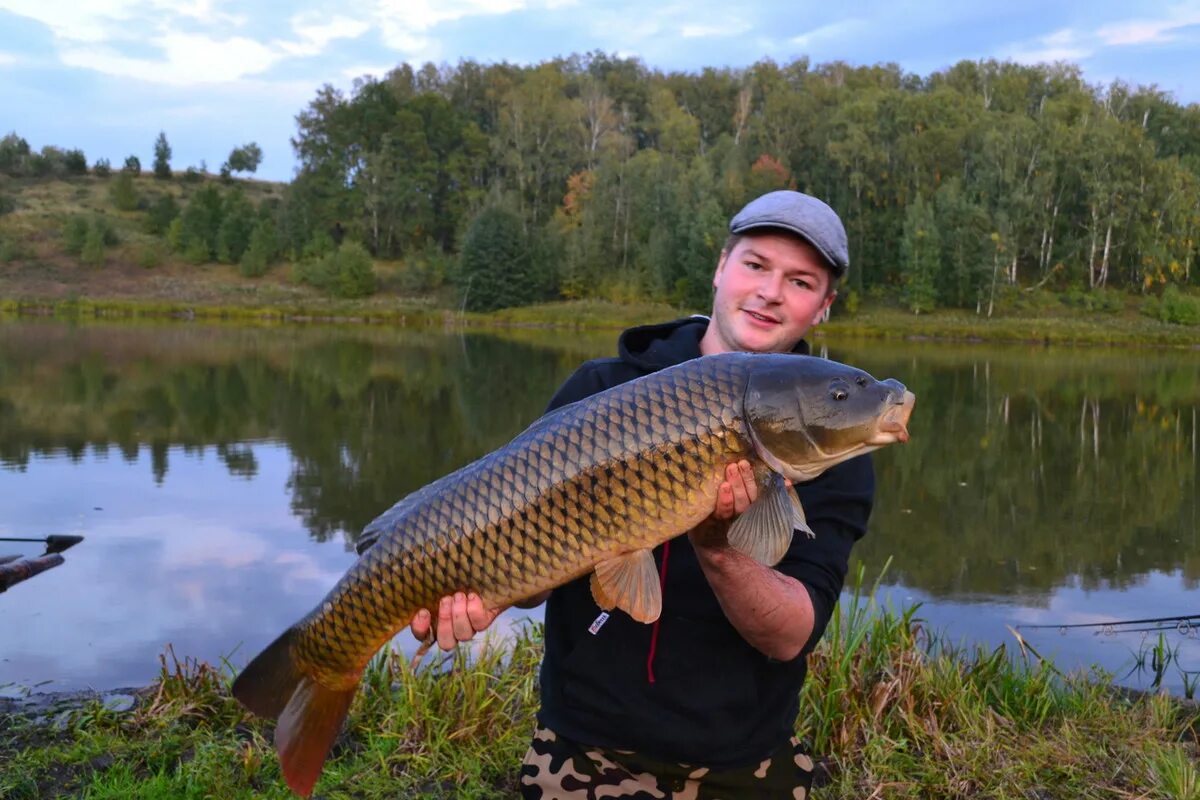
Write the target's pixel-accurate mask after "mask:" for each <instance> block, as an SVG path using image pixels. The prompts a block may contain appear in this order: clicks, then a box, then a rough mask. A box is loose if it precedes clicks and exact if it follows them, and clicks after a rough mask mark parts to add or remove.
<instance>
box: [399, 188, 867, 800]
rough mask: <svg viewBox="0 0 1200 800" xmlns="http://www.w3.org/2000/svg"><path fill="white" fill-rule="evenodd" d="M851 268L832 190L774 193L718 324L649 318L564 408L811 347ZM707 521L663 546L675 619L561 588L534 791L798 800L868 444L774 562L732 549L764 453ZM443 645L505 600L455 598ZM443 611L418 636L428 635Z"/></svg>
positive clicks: (745, 245)
mask: <svg viewBox="0 0 1200 800" xmlns="http://www.w3.org/2000/svg"><path fill="white" fill-rule="evenodd" d="M848 266H849V255H848V252H847V244H846V233H845V230H844V228H843V226H842V223H841V220H840V219H839V218H838V216H837V214H836V213H835V212H834V211H833V210H832V209H831V208H830V207H829V206H827V205H826V204H825V203H823V202H821V201H820V200H817V199H816V198H813V197H810V196H808V195H805V194H801V193H799V192H793V191H779V192H771V193H769V194H766V195H763V196H762V197H759V198H758V199H756V200H754V201H752V202H751V203H749V204H748V205H747V206H746V207H745V208H743V209H742V210H741V211H740V212H739V213H738V214H737V215H736V216H734V218H733V220H732V221H731V222H730V237H729V239H728V241H727V242H726V245H725V247H724V249H723V250H722V253H721V256H720V259H719V261H718V263H717V268H716V272H715V274H714V275H713V288H714V290H715V291H714V295H713V309H712V317H711V320H706V319H705V318H703V317H692V318H688V319H682V320H677V321H675V322H669V323H665V324H661V325H650V326H644V327H639V328H633V329H630V330H628V331H626V332H625V333H623V334H622V335H621V338H620V343H619V352H620V355H619V356H618V357H617V358H611V359H599V360H595V361H590V362H588V363H586V364H584V365H583V366H582V367H580V368H579V370H577V371H576V372H575V374H574V375H572V376H571V377H570V378H569V379H568V380H567V381H566V383H564V384H563V386H562V387H561V388H560V389H559V390H558V392H557V393H556V394H555V396H554V398H553V399H552V400H551V401H550V406H549V408H550V409H554V408H558V407H559V406H562V405H565V404H567V403H571V402H574V401H576V400H580V399H582V398H584V397H587V396H589V395H592V394H595V393H597V392H600V391H603V390H605V389H607V388H610V387H612V386H615V385H618V384H620V383H623V382H625V381H628V380H632V379H634V378H637V377H639V376H641V375H646V374H649V373H651V372H655V371H657V370H660V369H663V368H665V367H668V366H671V365H673V364H677V363H680V362H682V361H686V360H688V359H691V358H696V357H699V356H701V355H711V354H714V353H724V352H730V351H737V350H744V351H753V352H797V353H807V352H808V346H807V343H806V342H804V340H803V338H802V337H803V336H804V335H805V333H806V332H807V331H808V330H809V328H810V327H812V326H813V325H816V324H818V323H819V322H820V321H821V320H822V319H823V317H824V315H825V313H826V312H827V310H828V309H829V307H830V305H831V304H832V303H833V300H834V298H835V297H836V295H837V291H836V288H837V282H838V281H839V280H840V279H841V278H842V277H843V276H844V275H845V273H846V270H847V268H848ZM725 477H726V480H725V483H723V484H722V486H721V489H720V492H719V493H718V499H717V503H716V508H715V509H714V511H713V514H712V516H711V517H710V518H709V519H708V520H707V521H706V522H705V523H703V524H702V525H700V526H699V527H697V528H696V529H694V530H692V531H690V532H689V533H688V534H687V535H686V536H680V537H678V538H676V539H674V540H672V541H669V542H667V543H665V544H664V545H663V546H662V547H660V548H658V549H657V550H656V551H655V560H656V563H657V565H658V568H659V575H660V580H661V582H662V592H663V607H662V615H661V617H660V618H659V620H658V621H657V622H655V623H654V624H652V625H644V624H642V623H639V622H635V621H634V620H632V619H631V618H629V617H628V616H627V615H625V614H623V613H620V612H614V613H612V614H611V615H608V616H605V615H602V614H601V613H600V609H599V608H598V607H597V606H596V604H595V602H594V601H593V600H592V596H591V593H590V591H589V588H588V582H587V578H586V577H585V578H580V579H579V580H576V581H574V582H572V583H570V584H567V585H565V586H562V587H559V588H558V589H555V590H554V591H553V592H550V593H547V595H543V596H540V597H534V598H530V599H529V601H528V603H522V605H529V606H531V605H536V604H537V603H540V602H542V601H543V600H546V599H547V597H548V603H547V606H546V616H545V646H546V652H545V658H544V660H543V663H542V671H541V710H540V712H539V714H538V724H539V727H538V730H537V731H536V733H535V735H534V740H533V743H532V746H531V747H530V750H529V752H528V754H527V755H526V757H525V761H524V764H523V765H522V770H521V778H520V785H521V791H522V794H523V797H524V798H527V800H557V799H558V798H568V797H572V798H573V797H580V798H584V797H586V798H593V797H601V796H602V797H618V798H620V797H628V798H651V797H675V798H684V797H690V798H708V797H711V798H718V797H720V798H739V799H740V798H751V797H755V798H757V797H762V798H776V797H778V798H793V797H803V796H805V794H806V793H807V790H808V788H809V787H810V786H811V782H812V761H811V759H809V758H808V756H807V755H805V754H804V753H802V752H801V750H800V747H799V743H798V742H797V740H796V739H795V737H794V736H793V735H792V731H793V729H794V725H795V720H796V716H797V713H798V710H799V701H798V694H799V691H800V687H801V685H802V683H803V681H804V677H805V672H806V658H805V657H806V655H807V654H808V653H809V652H810V651H811V650H812V648H813V647H815V645H816V643H817V641H818V639H819V638H820V636H821V634H822V633H823V632H824V630H825V626H826V624H827V623H828V621H829V618H830V616H831V614H832V612H833V607H834V604H835V603H836V601H837V598H838V595H839V593H840V591H841V588H842V583H843V581H844V579H845V575H846V571H847V568H848V559H849V553H850V548H851V545H852V544H853V543H854V541H856V540H857V539H858V538H859V537H861V536H862V535H863V533H864V532H865V531H866V524H867V517H868V516H869V514H870V510H871V503H872V498H873V494H874V473H873V471H872V467H871V462H870V460H869V457H868V456H860V457H858V458H855V459H851V460H850V461H847V462H845V463H843V464H840V465H838V466H836V467H834V468H832V469H830V470H829V471H827V472H826V473H824V474H823V475H821V476H820V477H818V478H817V479H815V480H813V481H810V482H808V483H806V484H803V485H800V486H797V487H796V489H797V491H798V492H799V495H800V499H801V502H802V504H803V506H804V508H805V510H806V512H807V517H808V522H809V525H810V526H811V527H812V529H813V530H814V532H815V533H816V537H815V538H812V539H810V538H808V537H805V536H794V537H793V540H792V544H791V547H790V549H789V550H788V553H787V555H786V556H785V557H784V559H783V560H782V561H781V562H780V563H779V564H777V565H776V566H775V567H766V566H763V565H761V564H759V563H757V562H756V561H753V560H752V559H750V558H748V557H747V556H745V555H743V554H741V553H739V552H737V551H735V550H733V549H732V548H731V547H729V546H728V543H727V541H726V539H725V532H726V530H727V529H728V526H729V523H730V520H731V519H732V518H733V517H734V516H735V515H736V514H739V513H741V512H742V511H744V510H745V509H746V508H747V507H748V506H749V505H750V503H751V502H753V501H754V499H755V497H756V496H757V489H756V487H755V484H754V481H753V478H752V474H751V471H750V466H749V464H748V463H747V462H745V461H743V462H740V463H739V464H731V465H729V467H728V469H727V470H726V476H725ZM437 611H438V624H437V631H436V633H437V641H438V643H439V645H440V646H441V647H443V648H444V649H451V648H453V647H454V646H455V645H456V644H457V643H458V642H460V641H465V640H467V639H470V638H471V637H472V636H473V635H474V634H475V633H477V632H479V631H482V630H483V629H485V628H486V627H487V626H488V625H490V624H491V623H492V621H493V620H494V619H495V617H496V615H497V614H498V613H499V611H498V610H489V609H485V608H484V607H483V605H482V603H481V602H480V600H479V598H478V597H477V596H475V595H471V596H466V595H463V594H461V593H460V594H458V595H456V596H454V597H452V598H444V599H443V600H442V603H441V605H440V606H439V608H438V610H437ZM430 621H431V618H430V615H429V614H428V613H427V612H421V613H420V614H418V616H417V618H416V619H415V620H414V622H413V624H412V631H413V633H414V634H415V635H416V636H418V637H419V638H424V637H425V635H426V634H427V633H428V631H429V625H430Z"/></svg>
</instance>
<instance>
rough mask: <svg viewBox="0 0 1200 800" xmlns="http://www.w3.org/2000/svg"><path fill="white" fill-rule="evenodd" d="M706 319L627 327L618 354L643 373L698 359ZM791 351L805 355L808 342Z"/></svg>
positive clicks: (693, 316) (692, 317)
mask: <svg viewBox="0 0 1200 800" xmlns="http://www.w3.org/2000/svg"><path fill="white" fill-rule="evenodd" d="M708 322H709V319H708V317H706V316H704V315H703V314H693V315H692V316H690V317H684V318H683V319H677V320H673V321H672V322H660V323H658V324H656V325H640V326H638V327H636V328H630V329H629V330H627V331H625V332H624V333H622V334H621V338H620V340H619V341H618V342H617V353H618V355H619V356H620V358H621V360H622V361H624V362H625V363H627V364H632V365H633V366H635V367H637V368H638V369H639V370H644V371H646V372H657V371H658V370H660V369H664V368H665V367H669V366H672V365H674V364H678V363H679V362H681V361H687V360H688V359H692V358H699V357H700V340H701V339H703V338H704V333H705V331H707V330H708ZM792 352H793V353H798V354H800V355H808V354H809V347H808V342H806V341H804V340H803V339H801V340H800V342H799V343H798V344H797V345H796V346H795V347H794V348H793V349H792Z"/></svg>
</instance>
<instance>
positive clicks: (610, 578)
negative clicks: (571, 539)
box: [592, 550, 662, 622]
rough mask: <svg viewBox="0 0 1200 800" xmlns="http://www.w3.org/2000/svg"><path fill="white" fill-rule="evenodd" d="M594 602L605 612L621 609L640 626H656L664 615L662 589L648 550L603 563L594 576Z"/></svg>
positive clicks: (627, 554) (652, 557) (636, 551)
mask: <svg viewBox="0 0 1200 800" xmlns="http://www.w3.org/2000/svg"><path fill="white" fill-rule="evenodd" d="M592 598H593V599H594V600H595V601H596V605H598V606H600V607H601V608H603V609H604V610H605V611H611V610H612V609H614V608H619V609H621V610H622V611H624V612H625V613H627V614H629V616H631V617H633V618H634V619H635V620H637V621H638V622H654V620H656V619H658V615H659V614H661V613H662V589H661V588H660V587H659V585H658V570H657V569H656V568H655V566H654V556H653V554H651V552H650V551H649V550H635V551H634V552H632V553H626V554H625V555H621V556H617V557H616V558H610V559H608V560H607V561H601V562H600V563H599V564H597V565H596V571H595V572H593V573H592Z"/></svg>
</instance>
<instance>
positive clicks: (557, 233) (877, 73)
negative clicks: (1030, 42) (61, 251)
mask: <svg viewBox="0 0 1200 800" xmlns="http://www.w3.org/2000/svg"><path fill="white" fill-rule="evenodd" d="M296 125H297V130H296V135H295V137H294V138H293V140H292V145H293V148H294V150H295V154H296V158H297V162H298V167H297V171H296V174H295V177H294V179H293V180H292V181H291V183H290V184H289V185H288V186H287V189H286V191H285V192H284V195H283V198H282V201H281V202H279V203H278V205H277V206H276V207H274V208H272V209H271V210H270V213H269V215H268V216H269V217H270V223H271V226H272V228H273V235H274V237H275V246H274V248H273V250H274V251H275V252H277V253H279V254H281V255H283V256H285V257H289V258H291V259H293V260H296V261H298V262H301V263H315V262H316V261H317V260H319V259H321V258H325V257H327V256H329V255H330V254H332V253H336V252H337V251H338V250H340V249H342V248H344V247H349V246H353V247H354V253H355V258H356V259H361V256H362V254H363V252H364V251H365V253H367V254H369V255H370V256H372V257H375V258H379V259H401V260H403V261H404V263H405V265H406V267H409V269H406V271H405V272H406V274H407V275H408V276H409V284H410V286H411V288H415V289H422V290H427V289H430V288H435V287H436V286H438V285H440V284H442V283H443V282H444V281H450V282H451V283H453V284H455V285H456V291H457V293H458V297H459V299H460V300H461V302H462V303H463V305H465V306H466V307H468V308H473V309H487V308H492V307H498V306H501V305H513V304H518V303H524V302H531V301H536V300H540V299H551V298H556V297H563V298H577V297H589V296H599V297H604V298H607V299H612V300H618V301H620V300H625V299H630V298H633V297H638V298H645V297H648V298H653V299H660V300H666V301H670V302H674V303H677V304H680V305H684V306H690V307H692V308H697V309H703V308H705V307H707V304H708V297H709V281H710V278H711V272H712V269H713V267H714V265H715V263H716V259H717V257H718V254H719V252H720V249H721V245H722V243H723V240H724V232H725V226H726V224H727V221H728V219H729V217H730V216H731V215H732V214H733V213H734V212H735V211H736V210H737V209H738V208H739V207H740V206H741V205H742V204H743V203H745V202H746V201H747V200H749V199H751V198H752V197H753V196H755V195H757V194H759V193H761V192H764V191H769V190H772V189H778V188H796V189H800V190H802V191H806V192H809V193H811V194H814V195H817V196H819V197H821V198H823V199H825V200H826V201H828V202H829V203H830V204H831V205H832V206H833V207H834V208H835V209H837V210H838V211H839V212H840V214H841V215H842V218H843V220H844V222H845V224H846V228H847V231H848V234H849V237H850V247H851V262H852V266H851V271H850V274H849V278H848V281H847V283H848V285H847V287H846V289H847V290H848V291H849V293H851V295H852V296H853V297H862V296H864V295H866V296H875V295H887V296H891V297H896V298H899V299H901V300H902V301H903V303H904V304H905V305H906V306H907V307H908V308H910V309H911V310H913V311H915V312H923V311H926V310H929V309H932V308H935V307H938V306H951V307H961V308H971V309H975V310H978V311H979V312H981V313H984V312H986V313H990V310H991V308H992V305H993V304H994V302H996V298H997V296H998V294H1002V293H1004V292H1005V291H1012V289H1013V287H1022V288H1029V287H1046V288H1050V289H1055V290H1059V291H1069V292H1073V293H1076V295H1075V296H1076V297H1078V296H1080V295H1081V294H1082V295H1084V296H1092V295H1095V294H1097V292H1095V291H1093V290H1103V289H1104V288H1106V287H1115V288H1119V289H1123V290H1127V291H1134V292H1141V293H1147V294H1155V295H1159V294H1162V295H1163V296H1164V297H1169V298H1172V299H1174V298H1177V297H1178V296H1179V291H1178V290H1183V292H1184V293H1186V292H1187V290H1188V288H1189V287H1195V285H1196V284H1197V282H1198V278H1197V275H1196V272H1197V269H1196V259H1197V254H1198V251H1200V106H1198V105H1196V104H1192V105H1187V106H1184V105H1182V104H1180V103H1178V102H1176V101H1175V100H1174V99H1173V98H1172V97H1171V96H1170V95H1169V94H1167V93H1165V92H1162V91H1160V90H1158V89H1157V88H1155V87H1152V86H1151V87H1141V86H1139V87H1133V86H1130V85H1128V84H1125V83H1123V82H1120V81H1117V82H1114V83H1112V84H1109V85H1104V86H1096V85H1091V84H1088V83H1087V82H1086V81H1084V79H1083V77H1082V75H1081V73H1080V70H1079V68H1078V67H1076V66H1073V65H1070V64H1063V63H1059V64H1055V65H1039V66H1024V65H1018V64H1014V63H1007V62H997V61H981V62H971V61H963V62H960V63H958V64H956V65H954V66H952V67H950V68H948V69H945V70H942V71H940V72H935V73H933V74H931V75H929V76H927V77H922V76H918V75H914V74H911V73H907V72H904V71H903V70H902V69H901V68H900V67H898V66H896V65H894V64H882V65H875V66H863V67H854V66H850V65H847V64H844V63H841V62H833V63H828V64H820V65H815V66H814V65H812V64H811V63H810V62H809V61H808V60H807V59H798V60H795V61H792V62H790V63H786V64H780V63H776V62H774V61H769V60H768V61H761V62H759V63H756V64H754V65H753V66H751V67H748V68H744V69H717V68H706V69H703V70H701V71H699V72H663V71H659V70H655V69H651V68H649V67H647V66H646V65H645V64H643V63H642V62H641V61H640V60H638V59H627V58H618V57H615V56H609V55H606V54H603V53H598V52H597V53H590V54H586V55H572V56H570V57H567V58H561V59H555V60H553V61H547V62H543V63H540V64H536V65H530V66H518V65H513V64H508V63H499V64H490V65H485V64H480V63H477V62H474V61H461V62H459V63H458V64H457V65H456V66H448V65H443V66H440V67H439V66H436V65H433V64H426V65H424V66H422V67H419V68H414V67H413V66H410V65H407V64H402V65H400V66H398V67H397V68H395V69H394V70H392V71H391V72H389V73H387V74H386V75H385V76H383V77H380V78H375V77H365V78H362V79H360V80H358V81H356V82H355V84H354V87H353V89H352V90H351V91H349V92H342V91H340V90H338V89H335V88H334V87H332V86H328V85H327V86H325V87H323V88H322V89H320V90H319V91H318V92H317V94H316V96H315V97H314V98H313V100H312V101H311V102H310V103H309V104H308V105H307V106H306V107H305V108H304V109H302V110H301V111H300V112H299V114H298V115H297V117H296ZM7 141H8V140H7V139H6V140H5V142H7ZM162 142H163V144H165V137H162ZM5 153H6V150H5V144H4V143H0V170H5V169H6V168H7V167H6V165H7V164H8V163H9V160H6V159H7V158H8V157H7V156H6V155H5ZM80 155H81V154H80ZM76 161H78V159H76ZM239 163H240V162H239ZM234 164H235V159H234V158H233V156H231V158H230V160H229V161H228V162H227V166H228V167H230V168H231V169H233V168H236V167H235V166H234ZM127 167H128V165H127ZM226 175H228V172H226ZM193 202H194V201H193ZM209 252H210V253H211V254H212V255H213V256H214V257H215V255H216V246H215V244H213V245H212V246H210V247H209ZM198 255H199V253H198V251H197V256H198ZM326 271H328V270H326ZM318 272H319V271H318ZM318 277H319V276H318ZM314 282H317V281H314ZM1099 294H1103V293H1102V292H1100V293H1099ZM1187 299H1189V300H1190V299H1191V298H1187ZM1080 302H1084V303H1088V304H1090V303H1091V302H1092V301H1091V300H1082V301H1080Z"/></svg>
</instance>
